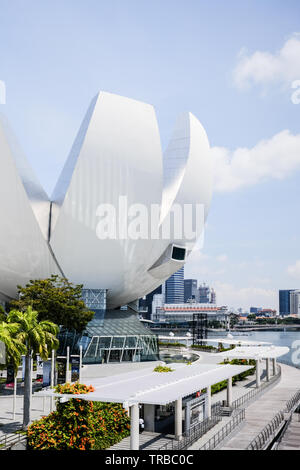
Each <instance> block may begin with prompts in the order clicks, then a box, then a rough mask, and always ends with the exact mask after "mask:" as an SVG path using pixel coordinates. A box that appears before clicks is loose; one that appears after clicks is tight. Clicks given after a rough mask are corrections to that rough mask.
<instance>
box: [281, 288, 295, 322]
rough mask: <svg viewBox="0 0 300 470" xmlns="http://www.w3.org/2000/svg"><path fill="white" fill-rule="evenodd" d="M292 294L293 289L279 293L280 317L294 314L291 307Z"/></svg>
mask: <svg viewBox="0 0 300 470" xmlns="http://www.w3.org/2000/svg"><path fill="white" fill-rule="evenodd" d="M292 292H293V289H286V290H280V291H279V315H281V316H285V315H289V314H290V313H293V312H291V307H290V295H291V293H292Z"/></svg>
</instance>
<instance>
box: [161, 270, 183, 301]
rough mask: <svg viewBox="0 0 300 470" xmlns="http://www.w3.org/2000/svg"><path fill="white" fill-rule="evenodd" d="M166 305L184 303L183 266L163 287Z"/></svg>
mask: <svg viewBox="0 0 300 470" xmlns="http://www.w3.org/2000/svg"><path fill="white" fill-rule="evenodd" d="M165 288H166V291H165V302H166V304H183V303H184V266H182V268H180V269H179V271H177V272H176V273H174V274H172V276H171V277H169V279H168V280H167V281H166V285H165Z"/></svg>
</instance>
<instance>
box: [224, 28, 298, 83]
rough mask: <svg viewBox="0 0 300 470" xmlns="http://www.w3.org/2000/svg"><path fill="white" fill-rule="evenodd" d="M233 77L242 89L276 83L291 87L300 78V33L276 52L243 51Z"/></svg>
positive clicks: (294, 35)
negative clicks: (249, 52) (248, 52)
mask: <svg viewBox="0 0 300 470" xmlns="http://www.w3.org/2000/svg"><path fill="white" fill-rule="evenodd" d="M233 78H234V82H235V84H236V86H237V87H238V88H240V89H245V88H249V87H250V86H251V85H258V84H260V85H268V84H275V83H280V84H283V85H288V86H289V87H290V86H291V82H292V81H293V80H297V79H300V34H299V33H295V34H293V35H292V36H291V37H290V38H289V39H288V40H287V41H286V42H285V43H284V45H283V46H282V48H281V49H280V50H279V51H278V52H276V53H275V54H272V53H270V52H265V51H256V52H254V53H253V54H251V55H247V53H246V52H245V51H244V50H243V51H241V53H240V54H239V60H238V64H237V66H236V68H235V70H234V72H233Z"/></svg>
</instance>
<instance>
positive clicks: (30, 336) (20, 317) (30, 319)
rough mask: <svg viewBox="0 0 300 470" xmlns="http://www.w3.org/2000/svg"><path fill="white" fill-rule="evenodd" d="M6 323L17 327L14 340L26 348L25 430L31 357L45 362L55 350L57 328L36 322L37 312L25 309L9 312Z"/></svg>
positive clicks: (45, 322) (47, 322) (52, 324)
mask: <svg viewBox="0 0 300 470" xmlns="http://www.w3.org/2000/svg"><path fill="white" fill-rule="evenodd" d="M7 321H8V323H11V324H13V325H16V324H17V325H18V328H17V331H16V333H15V338H16V339H17V340H18V341H20V342H21V343H22V344H23V345H25V348H26V355H25V378H24V412H23V428H24V429H27V427H28V425H29V423H30V421H31V380H32V378H31V361H32V356H33V355H36V354H38V355H39V356H40V357H41V359H43V360H47V359H48V356H49V352H50V351H51V350H52V349H57V347H58V344H59V342H58V339H57V338H56V335H57V333H58V330H59V328H58V326H57V325H55V323H52V322H50V321H47V320H45V321H40V322H39V320H38V312H36V311H34V310H32V307H27V309H26V311H25V312H20V311H18V310H11V311H10V312H9V314H8V315H7Z"/></svg>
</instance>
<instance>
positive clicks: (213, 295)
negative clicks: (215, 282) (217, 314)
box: [210, 289, 217, 305]
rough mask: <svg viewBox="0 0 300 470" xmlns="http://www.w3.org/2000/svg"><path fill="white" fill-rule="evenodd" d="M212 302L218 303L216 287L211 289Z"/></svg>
mask: <svg viewBox="0 0 300 470" xmlns="http://www.w3.org/2000/svg"><path fill="white" fill-rule="evenodd" d="M210 303H211V304H214V305H216V303H217V295H216V291H215V290H214V289H211V291H210Z"/></svg>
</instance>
